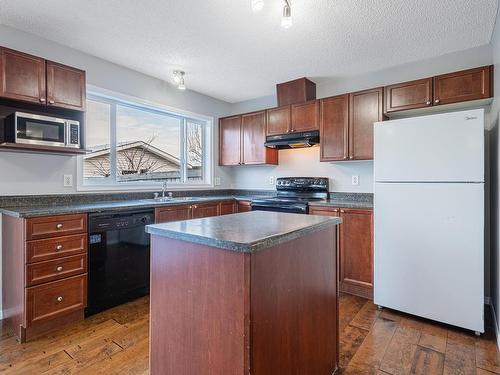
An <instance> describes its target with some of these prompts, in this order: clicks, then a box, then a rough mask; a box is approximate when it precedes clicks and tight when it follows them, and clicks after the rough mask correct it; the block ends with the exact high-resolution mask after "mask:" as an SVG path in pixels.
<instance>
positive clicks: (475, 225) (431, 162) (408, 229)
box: [374, 109, 484, 333]
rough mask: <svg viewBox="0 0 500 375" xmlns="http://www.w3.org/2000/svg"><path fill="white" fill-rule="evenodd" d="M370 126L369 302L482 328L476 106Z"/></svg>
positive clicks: (480, 152) (479, 117) (479, 112)
mask: <svg viewBox="0 0 500 375" xmlns="http://www.w3.org/2000/svg"><path fill="white" fill-rule="evenodd" d="M374 126H375V130H374V132H375V133H374V142H375V144H374V147H375V148H374V180H375V190H374V193H375V197H374V215H375V217H374V221H375V256H374V302H375V304H377V305H379V306H383V307H388V308H392V309H395V310H399V311H403V312H406V313H409V314H413V315H417V316H420V317H424V318H428V319H432V320H435V321H439V322H443V323H447V324H451V325H454V326H458V327H462V328H466V329H470V330H472V331H475V332H476V333H479V332H484V317H483V309H484V110H483V109H474V110H468V111H461V112H453V113H445V114H438V115H431V116H423V117H415V118H408V119H400V120H393V121H384V122H378V123H375V125H374Z"/></svg>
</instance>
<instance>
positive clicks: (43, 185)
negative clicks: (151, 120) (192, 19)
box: [0, 25, 231, 195]
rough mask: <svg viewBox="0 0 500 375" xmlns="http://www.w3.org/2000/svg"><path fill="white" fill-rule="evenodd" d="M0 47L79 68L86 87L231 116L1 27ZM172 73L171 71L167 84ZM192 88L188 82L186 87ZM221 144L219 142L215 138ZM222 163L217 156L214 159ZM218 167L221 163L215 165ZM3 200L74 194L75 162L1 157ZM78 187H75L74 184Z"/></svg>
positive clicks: (192, 95)
mask: <svg viewBox="0 0 500 375" xmlns="http://www.w3.org/2000/svg"><path fill="white" fill-rule="evenodd" d="M0 44H1V45H2V46H4V47H9V48H13V49H16V50H20V51H23V52H27V53H31V54H34V55H37V56H41V57H44V58H46V59H50V60H54V61H57V62H61V63H63V64H67V65H71V66H75V67H77V68H80V69H83V70H85V71H86V72H87V83H88V84H91V85H94V86H97V87H101V88H104V89H107V90H112V91H115V92H118V93H121V94H125V95H130V96H134V97H138V98H140V99H143V100H147V101H151V102H156V103H159V104H163V105H167V106H169V107H174V108H178V109H182V110H186V111H191V112H195V113H198V114H202V115H207V116H212V117H214V120H215V124H217V118H218V117H220V116H223V115H226V114H227V113H228V112H230V110H231V105H230V104H229V103H227V102H223V101H220V100H217V99H214V98H211V97H208V96H205V95H202V94H199V93H196V92H194V91H190V90H186V91H180V90H177V89H176V88H175V87H173V86H172V85H170V84H169V83H167V82H164V81H161V80H158V79H156V78H152V77H149V76H147V75H144V74H141V73H138V72H135V71H133V70H130V69H127V68H124V67H122V66H119V65H116V64H113V63H110V62H107V61H105V60H102V59H99V58H97V57H94V56H90V55H87V54H84V53H82V52H79V51H77V50H74V49H71V48H68V47H65V46H62V45H60V44H57V43H54V42H51V41H49V40H46V39H42V38H39V37H36V36H34V35H32V34H28V33H25V32H22V31H19V30H16V29H13V28H10V27H7V26H4V25H0ZM170 74H171V72H169V71H166V72H165V77H166V79H168V78H169V77H170ZM187 84H188V85H189V82H187ZM214 138H215V140H217V137H214ZM215 157H216V158H217V153H215ZM216 162H217V160H216ZM0 173H1V176H2V177H1V178H0V195H17V194H52V193H74V192H76V188H75V187H73V188H64V187H63V175H64V174H73V175H75V178H76V158H75V157H64V156H49V155H30V154H18V153H5V152H2V153H0ZM215 173H216V175H218V176H220V177H221V180H222V185H221V188H225V187H229V186H230V183H231V181H230V176H229V175H227V174H226V171H225V170H220V169H219V168H218V167H216V171H215ZM75 186H76V184H75Z"/></svg>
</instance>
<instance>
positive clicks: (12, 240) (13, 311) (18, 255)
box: [2, 215, 26, 342]
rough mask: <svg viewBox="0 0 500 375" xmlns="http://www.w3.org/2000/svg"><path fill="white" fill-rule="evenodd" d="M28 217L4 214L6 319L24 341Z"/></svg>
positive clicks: (3, 276) (3, 270) (3, 273)
mask: <svg viewBox="0 0 500 375" xmlns="http://www.w3.org/2000/svg"><path fill="white" fill-rule="evenodd" d="M24 228H25V225H24V219H21V218H17V217H12V216H8V215H2V234H3V236H2V259H3V261H2V285H3V290H2V309H3V319H4V320H5V321H6V322H7V324H8V325H9V326H10V327H12V329H13V330H14V333H15V334H16V337H17V338H18V339H19V341H21V342H24V341H25V337H24V333H25V328H24V327H25V326H26V322H25V316H24V252H25V247H24V246H25V245H24V243H25V235H24V233H25V230H24Z"/></svg>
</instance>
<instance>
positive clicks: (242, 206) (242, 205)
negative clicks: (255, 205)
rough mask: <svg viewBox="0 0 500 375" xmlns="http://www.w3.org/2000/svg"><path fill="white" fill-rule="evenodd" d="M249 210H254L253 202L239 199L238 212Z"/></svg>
mask: <svg viewBox="0 0 500 375" xmlns="http://www.w3.org/2000/svg"><path fill="white" fill-rule="evenodd" d="M248 211H252V202H250V201H238V212H248Z"/></svg>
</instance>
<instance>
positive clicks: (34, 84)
mask: <svg viewBox="0 0 500 375" xmlns="http://www.w3.org/2000/svg"><path fill="white" fill-rule="evenodd" d="M0 96H1V97H3V98H8V99H15V100H23V101H26V102H33V103H41V104H45V102H46V87H45V60H44V59H42V58H39V57H36V56H31V55H28V54H25V53H22V52H18V51H13V50H11V49H7V48H0Z"/></svg>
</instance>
